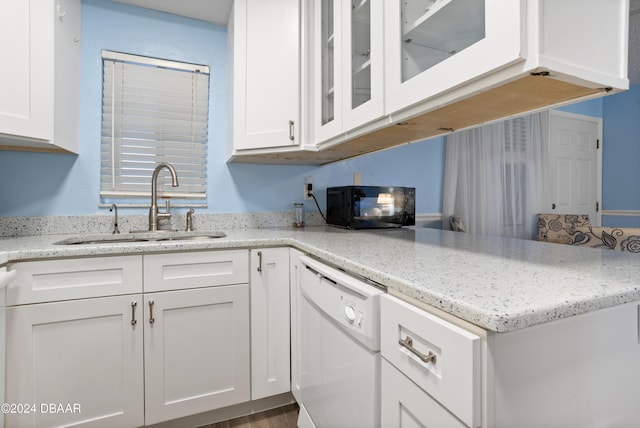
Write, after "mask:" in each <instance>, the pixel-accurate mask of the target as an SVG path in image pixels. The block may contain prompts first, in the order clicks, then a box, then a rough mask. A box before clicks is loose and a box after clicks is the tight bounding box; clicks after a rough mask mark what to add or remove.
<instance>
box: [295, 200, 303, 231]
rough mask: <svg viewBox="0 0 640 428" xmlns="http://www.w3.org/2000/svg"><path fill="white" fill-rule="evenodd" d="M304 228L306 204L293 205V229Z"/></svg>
mask: <svg viewBox="0 0 640 428" xmlns="http://www.w3.org/2000/svg"><path fill="white" fill-rule="evenodd" d="M303 226H304V204H302V203H300V202H296V203H295V204H293V227H303Z"/></svg>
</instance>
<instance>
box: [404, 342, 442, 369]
mask: <svg viewBox="0 0 640 428" xmlns="http://www.w3.org/2000/svg"><path fill="white" fill-rule="evenodd" d="M398 343H399V344H400V346H403V347H405V348H407V350H408V351H409V352H411V353H412V354H413V355H415V356H416V357H418V358H420V359H421V360H422V362H423V363H428V362H432V363H433V364H435V363H436V354H434V353H433V352H431V351H429V354H428V355H425V354H423V353H422V352H420V351H418V350H417V349H416V348H414V347H413V339H412V338H411V336H407V337H406V338H405V339H400V340H398Z"/></svg>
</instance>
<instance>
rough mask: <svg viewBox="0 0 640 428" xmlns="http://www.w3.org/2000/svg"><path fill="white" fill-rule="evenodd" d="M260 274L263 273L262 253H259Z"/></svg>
mask: <svg viewBox="0 0 640 428" xmlns="http://www.w3.org/2000/svg"><path fill="white" fill-rule="evenodd" d="M258 272H262V251H258Z"/></svg>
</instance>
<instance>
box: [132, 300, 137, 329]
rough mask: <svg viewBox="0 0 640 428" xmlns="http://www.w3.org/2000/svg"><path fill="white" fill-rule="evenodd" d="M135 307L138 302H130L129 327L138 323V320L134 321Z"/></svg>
mask: <svg viewBox="0 0 640 428" xmlns="http://www.w3.org/2000/svg"><path fill="white" fill-rule="evenodd" d="M136 306H138V302H131V325H136V324H137V323H138V320H136Z"/></svg>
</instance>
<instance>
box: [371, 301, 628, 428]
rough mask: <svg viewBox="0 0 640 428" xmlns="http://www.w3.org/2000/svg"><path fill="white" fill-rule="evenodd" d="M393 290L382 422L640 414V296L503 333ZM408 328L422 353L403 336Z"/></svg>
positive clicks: (546, 422)
mask: <svg viewBox="0 0 640 428" xmlns="http://www.w3.org/2000/svg"><path fill="white" fill-rule="evenodd" d="M394 294H396V296H390V295H387V296H384V297H383V298H382V300H381V316H382V318H381V352H382V356H383V360H384V361H383V366H382V398H381V401H382V402H381V418H382V422H383V423H382V425H383V426H422V425H425V424H427V423H428V422H430V423H433V424H434V426H469V427H476V426H482V427H488V428H494V427H495V428H510V427H514V426H518V427H525V428H526V427H532V428H533V427H542V426H559V427H573V426H576V427H578V426H579V427H603V426H616V427H617V426H620V427H626V426H635V425H637V421H638V420H640V408H639V407H638V406H637V397H638V396H639V395H640V365H638V361H640V304H639V303H638V302H632V303H627V304H622V305H617V306H613V307H610V308H606V309H601V310H597V311H593V312H588V313H584V314H580V315H576V316H573V317H569V318H563V319H559V320H555V321H550V322H546V323H543V324H539V325H535V326H532V327H527V328H523V329H519V330H515V331H510V332H506V333H496V332H487V331H484V330H482V329H480V328H478V327H477V326H474V325H471V324H469V323H467V322H466V321H463V320H460V319H457V318H455V317H453V316H451V315H449V314H445V313H442V312H441V311H438V310H437V309H434V308H431V307H429V306H427V305H426V304H424V303H423V302H419V301H415V300H413V299H410V298H408V297H406V296H405V297H403V300H400V299H398V298H397V296H398V295H397V293H395V292H394ZM406 300H410V301H411V303H413V304H410V303H408V302H407V301H406ZM407 336H409V337H411V338H412V339H413V340H412V342H413V343H412V347H413V348H414V349H415V351H416V352H417V353H413V352H412V351H410V350H409V348H408V347H407V346H405V345H402V344H400V343H399V341H400V340H401V339H406V337H407ZM418 354H421V355H423V356H424V357H425V358H426V359H427V361H424V360H422V359H421V357H420V356H419V355H418ZM431 354H432V355H433V356H434V358H435V360H432V359H431V358H429V357H430V355H431ZM434 421H439V422H437V423H436V422H434ZM421 424H422V425H421Z"/></svg>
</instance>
